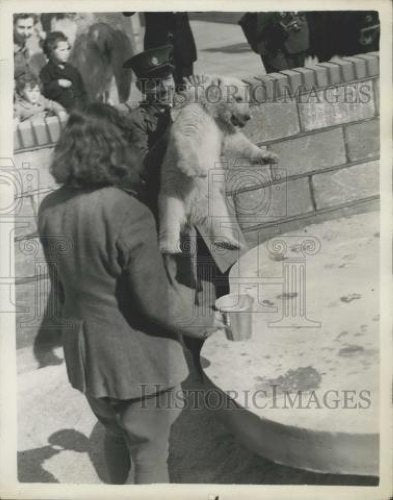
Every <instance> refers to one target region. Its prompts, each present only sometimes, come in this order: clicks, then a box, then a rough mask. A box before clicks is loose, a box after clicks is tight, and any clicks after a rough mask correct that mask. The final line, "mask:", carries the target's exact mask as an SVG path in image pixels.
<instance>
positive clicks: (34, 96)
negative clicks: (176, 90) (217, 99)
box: [14, 11, 379, 121]
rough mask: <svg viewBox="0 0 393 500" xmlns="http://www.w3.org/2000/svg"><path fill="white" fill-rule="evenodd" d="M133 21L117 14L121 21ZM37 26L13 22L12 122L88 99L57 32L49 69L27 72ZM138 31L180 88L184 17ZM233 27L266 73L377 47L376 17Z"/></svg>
mask: <svg viewBox="0 0 393 500" xmlns="http://www.w3.org/2000/svg"><path fill="white" fill-rule="evenodd" d="M134 14H135V12H123V15H124V16H127V17H129V16H132V15H134ZM45 16H48V15H46V14H41V17H40V21H41V24H42V26H46V24H48V22H47V21H48V20H47V19H46V18H45ZM37 22H38V16H37V15H36V14H16V15H15V16H14V67H15V69H14V75H15V98H14V116H15V119H16V120H17V121H24V120H27V119H33V118H37V117H42V116H46V115H47V114H53V113H55V114H60V113H62V112H69V111H70V110H71V109H72V108H73V107H74V106H76V105H80V104H83V103H85V102H86V101H87V98H88V95H87V92H86V90H85V86H84V82H83V79H82V77H81V74H80V73H79V71H78V69H77V68H75V67H74V66H72V65H71V64H69V62H68V59H69V57H70V50H71V46H70V43H69V40H68V39H67V37H66V35H65V34H64V33H63V32H61V31H52V32H51V31H50V30H49V29H48V27H46V29H45V30H44V31H43V33H44V37H43V38H42V40H41V45H42V49H43V52H44V54H45V56H46V58H47V63H46V65H45V66H44V67H43V68H41V69H40V71H38V72H37V71H36V70H34V69H33V68H31V65H30V54H29V50H28V48H27V45H26V42H27V40H28V39H29V38H30V37H31V36H32V34H33V31H34V29H35V26H36V24H37ZM144 24H145V34H144V50H148V49H152V48H156V47H161V46H164V45H167V44H170V45H172V46H173V59H174V67H175V72H174V79H175V83H176V85H177V86H179V85H180V84H181V83H182V81H183V78H185V77H186V78H187V77H189V76H191V75H192V74H193V64H194V62H195V61H196V59H197V50H196V45H195V40H194V37H193V34H192V30H191V26H190V22H189V18H188V14H187V12H145V13H144ZM239 24H240V26H241V28H242V30H243V32H244V34H245V36H246V39H247V41H248V42H249V44H250V46H251V48H252V50H254V51H255V52H256V53H258V54H259V55H260V56H261V59H262V63H263V65H264V68H265V70H266V72H267V73H270V72H275V71H282V70H285V69H290V68H295V67H299V66H303V65H304V63H305V59H306V56H307V55H311V56H316V57H317V58H318V60H319V61H324V60H329V59H330V58H331V57H332V56H333V55H353V54H356V53H358V52H367V51H369V50H378V47H379V19H378V13H377V12H368V11H348V12H346V11H344V12H339V11H337V12H336V11H331V12H303V13H302V12H247V13H245V14H244V15H243V16H242V18H241V19H240V21H239ZM333 33H334V34H333Z"/></svg>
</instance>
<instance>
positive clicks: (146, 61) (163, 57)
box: [123, 45, 175, 78]
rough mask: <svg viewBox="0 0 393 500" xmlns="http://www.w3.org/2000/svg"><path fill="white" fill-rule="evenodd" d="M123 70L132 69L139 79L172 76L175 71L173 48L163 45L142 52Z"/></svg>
mask: <svg viewBox="0 0 393 500" xmlns="http://www.w3.org/2000/svg"><path fill="white" fill-rule="evenodd" d="M123 68H131V69H132V70H133V71H134V73H135V75H136V76H137V78H154V77H155V78H159V77H162V76H165V75H167V74H170V73H172V72H173V70H174V69H175V66H174V62H173V46H172V45H162V46H161V47H155V48H154V49H149V50H145V51H144V52H140V53H139V54H136V55H135V56H133V57H131V59H128V60H127V61H126V62H125V63H124V64H123Z"/></svg>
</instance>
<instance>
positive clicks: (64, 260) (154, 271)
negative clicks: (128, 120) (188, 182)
mask: <svg viewBox="0 0 393 500" xmlns="http://www.w3.org/2000/svg"><path fill="white" fill-rule="evenodd" d="M38 223H39V224H38V225H39V234H40V239H41V242H42V245H43V248H44V252H45V257H46V260H47V262H48V263H49V267H50V269H51V270H52V283H53V285H54V286H56V284H57V286H56V289H57V291H58V293H57V295H58V296H59V297H60V301H61V307H62V326H61V328H62V336H63V345H64V353H65V360H66V365H67V371H68V375H69V379H70V382H71V384H72V386H73V387H74V388H76V389H79V390H80V391H83V392H87V393H89V394H91V395H93V396H95V397H105V396H109V397H113V398H119V399H129V398H136V397H140V396H142V395H143V394H148V393H155V392H157V391H158V390H163V389H166V388H169V387H173V386H176V385H177V384H178V383H179V382H181V381H183V380H184V379H185V378H186V376H187V374H188V369H187V365H186V362H185V359H184V354H183V349H182V345H181V343H180V341H179V334H183V335H184V334H186V335H189V336H196V337H197V336H200V335H201V333H203V332H204V331H205V330H206V327H207V325H208V324H211V318H209V319H207V318H197V317H196V316H193V311H190V307H189V304H186V303H185V302H184V301H182V300H183V299H182V297H181V296H180V295H179V294H176V289H175V287H172V286H171V285H170V282H169V281H168V276H167V273H166V271H165V268H164V265H163V259H162V256H161V254H160V252H159V249H158V244H157V232H156V228H155V221H154V218H153V215H152V213H151V211H150V210H149V209H148V208H147V207H146V206H145V205H144V204H143V203H141V202H140V201H138V200H137V199H136V198H135V197H134V196H132V195H130V194H128V193H127V192H125V191H122V190H120V189H118V188H115V187H106V188H102V189H98V190H94V191H84V190H78V189H72V188H64V187H63V188H61V189H59V190H57V191H55V192H54V193H51V194H50V195H48V196H47V197H46V198H45V199H44V201H43V202H42V204H41V206H40V211H39V221H38ZM169 305H170V307H169ZM201 322H202V325H201Z"/></svg>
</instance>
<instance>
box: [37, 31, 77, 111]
mask: <svg viewBox="0 0 393 500" xmlns="http://www.w3.org/2000/svg"><path fill="white" fill-rule="evenodd" d="M43 50H44V52H45V54H46V56H47V58H48V59H49V62H48V64H47V65H46V66H44V67H43V68H42V70H41V72H40V78H41V81H42V83H43V94H44V96H45V97H47V98H48V99H53V100H54V101H57V102H59V103H60V104H61V105H62V106H63V107H64V108H65V109H66V110H67V111H70V110H71V109H72V108H74V107H80V106H82V105H84V104H85V103H86V101H87V94H86V91H85V87H84V84H83V80H82V77H81V75H80V73H79V71H78V70H77V69H76V68H74V66H71V64H68V62H67V61H68V58H69V56H70V50H71V47H70V44H69V42H68V39H67V37H66V36H65V35H64V33H62V32H60V31H52V32H51V33H49V34H48V36H47V38H46V40H45V42H44V46H43Z"/></svg>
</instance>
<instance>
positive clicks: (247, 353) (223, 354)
mask: <svg viewBox="0 0 393 500" xmlns="http://www.w3.org/2000/svg"><path fill="white" fill-rule="evenodd" d="M378 225H379V224H378V214H377V213H367V214H360V215H355V216H352V217H348V218H343V219H339V220H335V221H328V222H324V223H320V224H314V225H311V226H308V227H307V228H305V229H303V230H299V231H297V232H294V233H288V234H285V235H282V236H280V237H279V238H275V239H272V240H270V241H268V242H265V243H263V244H261V245H258V246H257V247H255V248H253V249H252V250H250V251H249V252H248V253H247V254H246V255H244V256H243V257H241V258H240V260H239V262H238V263H237V265H236V266H234V268H233V269H232V271H231V274H230V283H231V293H248V294H250V295H251V296H252V297H253V298H254V304H253V311H252V314H253V336H252V338H251V339H250V340H247V341H240V342H233V341H230V340H228V339H227V338H226V336H225V334H224V332H222V331H221V332H219V333H215V334H213V335H212V336H211V337H209V339H208V340H207V341H206V342H205V344H204V347H203V349H202V358H203V359H202V362H203V364H202V366H204V372H205V375H206V377H207V385H208V387H210V388H211V389H212V390H215V391H216V396H217V395H219V396H220V397H221V398H222V399H221V404H218V406H219V407H220V410H219V414H220V415H221V417H222V418H223V419H224V421H225V422H226V423H227V425H228V426H229V427H230V428H231V429H232V430H233V431H234V432H235V433H236V434H237V435H238V436H239V438H240V439H241V440H242V441H243V443H244V444H245V445H246V446H248V447H250V448H251V449H253V450H254V451H255V452H256V453H258V454H261V455H263V456H265V457H267V458H269V459H271V460H273V461H275V462H277V463H281V464H286V465H291V466H295V467H299V468H304V469H308V470H313V471H318V472H331V473H338V474H359V475H378V458H379V457H378V454H379V439H378V431H379V421H378V418H379V416H378V406H379V403H378V383H379V382H378V379H379V350H378V331H379V328H378V327H379V314H378V312H379V301H378V273H379V270H378V266H379V263H378V254H379V239H378V237H379V234H378V229H377V228H378ZM214 404H215V405H216V406H217V401H215V402H214Z"/></svg>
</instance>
